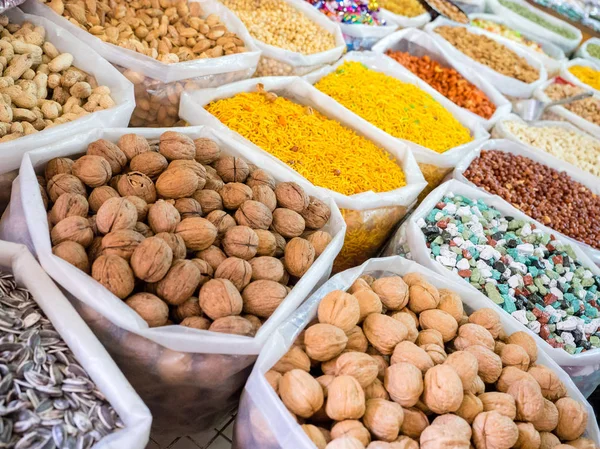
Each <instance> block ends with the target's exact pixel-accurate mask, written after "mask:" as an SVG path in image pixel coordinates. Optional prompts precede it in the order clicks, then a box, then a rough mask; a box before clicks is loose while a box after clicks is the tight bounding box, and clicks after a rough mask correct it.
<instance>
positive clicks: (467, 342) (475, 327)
mask: <svg viewBox="0 0 600 449" xmlns="http://www.w3.org/2000/svg"><path fill="white" fill-rule="evenodd" d="M473 345H482V346H485V347H486V348H488V349H490V350H492V351H493V350H494V347H495V343H494V337H492V334H490V332H489V331H488V330H487V329H486V328H485V327H483V326H480V325H479V324H473V323H467V324H463V325H462V326H460V327H459V328H458V335H457V337H456V339H455V340H454V347H455V348H456V349H458V350H459V351H462V350H464V349H466V348H468V347H469V346H473Z"/></svg>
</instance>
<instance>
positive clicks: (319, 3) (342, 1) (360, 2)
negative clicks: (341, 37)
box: [306, 0, 386, 25]
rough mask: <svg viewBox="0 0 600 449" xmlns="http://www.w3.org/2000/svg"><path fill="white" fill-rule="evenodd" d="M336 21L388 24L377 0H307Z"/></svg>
mask: <svg viewBox="0 0 600 449" xmlns="http://www.w3.org/2000/svg"><path fill="white" fill-rule="evenodd" d="M306 2H308V3H310V4H311V5H313V6H314V7H315V8H317V9H318V10H319V11H321V12H322V13H323V14H325V15H326V16H327V17H329V18H330V19H331V20H333V21H334V22H339V23H347V24H350V25H352V24H360V25H386V22H385V19H384V18H383V17H381V16H380V15H379V13H380V9H379V5H378V4H377V1H376V0H327V1H325V0H306Z"/></svg>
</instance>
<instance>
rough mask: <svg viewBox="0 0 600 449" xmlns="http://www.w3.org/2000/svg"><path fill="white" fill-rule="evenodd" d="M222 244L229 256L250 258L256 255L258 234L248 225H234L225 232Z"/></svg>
mask: <svg viewBox="0 0 600 449" xmlns="http://www.w3.org/2000/svg"><path fill="white" fill-rule="evenodd" d="M213 228H214V226H213ZM222 246H223V250H224V251H225V253H226V254H227V255H228V256H229V257H239V258H240V259H244V260H250V259H252V258H253V257H254V256H255V255H256V251H257V249H258V236H257V235H256V232H254V231H253V230H252V229H251V228H249V227H248V226H233V227H232V228H229V229H228V230H227V232H225V236H224V237H223V242H222Z"/></svg>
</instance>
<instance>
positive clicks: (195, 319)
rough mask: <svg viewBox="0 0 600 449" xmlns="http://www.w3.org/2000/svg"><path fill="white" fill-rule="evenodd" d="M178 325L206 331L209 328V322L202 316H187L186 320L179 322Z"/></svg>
mask: <svg viewBox="0 0 600 449" xmlns="http://www.w3.org/2000/svg"><path fill="white" fill-rule="evenodd" d="M179 325H180V326H184V327H190V328H192V329H199V330H204V331H207V330H209V329H210V327H211V322H210V320H209V319H208V318H204V317H203V316H188V317H187V318H184V319H183V320H181V323H179ZM213 330H214V329H213Z"/></svg>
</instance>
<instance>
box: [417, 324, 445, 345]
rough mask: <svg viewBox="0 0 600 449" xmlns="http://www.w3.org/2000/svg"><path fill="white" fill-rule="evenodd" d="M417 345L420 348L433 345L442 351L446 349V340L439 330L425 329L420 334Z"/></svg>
mask: <svg viewBox="0 0 600 449" xmlns="http://www.w3.org/2000/svg"><path fill="white" fill-rule="evenodd" d="M415 343H416V344H417V345H418V346H423V345H428V344H433V345H438V346H439V347H441V348H442V349H444V339H443V337H442V333H441V332H440V331H438V330H437V329H425V330H422V331H421V332H419V335H418V336H417V340H416V341H415Z"/></svg>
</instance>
